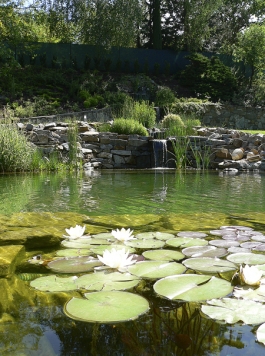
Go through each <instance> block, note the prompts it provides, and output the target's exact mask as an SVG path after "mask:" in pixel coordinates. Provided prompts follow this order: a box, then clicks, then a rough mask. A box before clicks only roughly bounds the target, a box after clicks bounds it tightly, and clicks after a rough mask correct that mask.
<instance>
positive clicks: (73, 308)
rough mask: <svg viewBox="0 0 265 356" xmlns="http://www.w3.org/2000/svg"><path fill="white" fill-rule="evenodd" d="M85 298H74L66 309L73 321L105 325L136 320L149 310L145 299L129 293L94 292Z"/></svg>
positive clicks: (87, 294)
mask: <svg viewBox="0 0 265 356" xmlns="http://www.w3.org/2000/svg"><path fill="white" fill-rule="evenodd" d="M85 297H86V299H81V298H72V299H71V300H70V301H69V302H68V303H67V304H66V305H65V307H64V312H65V314H66V315H67V316H68V317H70V318H71V319H75V320H81V321H86V322H91V323H104V324H105V323H117V322H124V321H129V320H134V319H136V318H138V317H139V315H142V314H144V313H146V312H147V311H148V309H149V304H148V301H147V300H146V299H145V298H143V297H141V296H139V295H136V294H133V293H128V292H120V291H110V292H109V291H108V292H93V293H86V294H85Z"/></svg>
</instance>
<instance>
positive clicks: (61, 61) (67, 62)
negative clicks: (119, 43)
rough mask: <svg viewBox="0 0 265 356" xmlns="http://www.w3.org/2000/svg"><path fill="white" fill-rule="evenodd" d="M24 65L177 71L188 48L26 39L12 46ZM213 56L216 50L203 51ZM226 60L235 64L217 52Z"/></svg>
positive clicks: (181, 66)
mask: <svg viewBox="0 0 265 356" xmlns="http://www.w3.org/2000/svg"><path fill="white" fill-rule="evenodd" d="M11 49H12V50H13V51H14V56H15V58H16V59H17V60H18V61H19V62H20V64H21V65H22V66H24V65H27V64H33V65H40V66H44V67H45V66H46V67H54V68H71V67H72V68H75V69H98V70H106V71H123V72H138V73H141V72H143V73H146V74H150V73H155V74H159V73H160V74H162V73H163V74H174V73H176V72H177V71H180V70H182V69H184V68H185V66H186V65H187V64H188V63H189V61H188V59H187V58H186V56H187V55H188V54H189V53H188V52H182V51H180V52H176V51H173V50H155V49H141V48H124V47H112V48H111V49H109V50H106V49H104V48H102V47H99V46H93V45H82V44H69V43H68V44H67V43H25V44H23V45H21V46H16V47H13V48H11ZM203 54H204V55H206V56H207V57H211V56H213V55H216V54H214V53H208V52H204V53H203ZM218 56H219V58H220V59H221V61H222V62H223V63H225V64H226V65H228V66H233V64H234V63H233V60H232V57H231V56H228V55H218Z"/></svg>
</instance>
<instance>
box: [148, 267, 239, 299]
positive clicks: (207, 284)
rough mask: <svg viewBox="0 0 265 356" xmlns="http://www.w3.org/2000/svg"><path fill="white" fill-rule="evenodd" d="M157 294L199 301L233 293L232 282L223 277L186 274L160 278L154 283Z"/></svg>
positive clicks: (169, 297) (170, 297)
mask: <svg viewBox="0 0 265 356" xmlns="http://www.w3.org/2000/svg"><path fill="white" fill-rule="evenodd" d="M154 290H155V292H156V293H157V294H159V295H161V296H163V297H166V298H168V299H171V300H176V299H179V300H185V301H189V302H198V301H203V300H208V299H212V298H221V297H224V296H226V295H227V294H229V293H231V291H232V290H233V287H232V286H231V283H229V282H227V281H225V280H224V279H221V278H216V277H211V276H206V275H198V274H184V275H180V276H170V277H166V278H163V279H160V280H159V281H157V282H156V283H155V284H154Z"/></svg>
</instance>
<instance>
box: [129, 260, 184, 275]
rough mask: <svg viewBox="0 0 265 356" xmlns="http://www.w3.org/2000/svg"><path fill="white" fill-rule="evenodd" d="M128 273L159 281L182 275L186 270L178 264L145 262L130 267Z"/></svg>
mask: <svg viewBox="0 0 265 356" xmlns="http://www.w3.org/2000/svg"><path fill="white" fill-rule="evenodd" d="M128 271H129V272H130V273H131V274H134V275H135V276H138V277H142V278H151V279H158V278H163V277H166V276H172V275H173V274H181V273H184V272H185V271H186V268H185V267H184V266H183V265H182V264H180V263H176V262H168V261H143V262H137V263H136V264H134V265H132V266H129V267H128Z"/></svg>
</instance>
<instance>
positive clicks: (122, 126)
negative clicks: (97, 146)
mask: <svg viewBox="0 0 265 356" xmlns="http://www.w3.org/2000/svg"><path fill="white" fill-rule="evenodd" d="M109 131H110V132H115V133H118V134H124V135H135V134H136V135H140V136H148V132H147V130H146V128H145V127H144V126H143V125H142V124H141V123H139V122H138V121H135V120H133V119H124V118H118V119H115V120H114V123H113V124H112V125H111V127H110V129H109Z"/></svg>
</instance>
